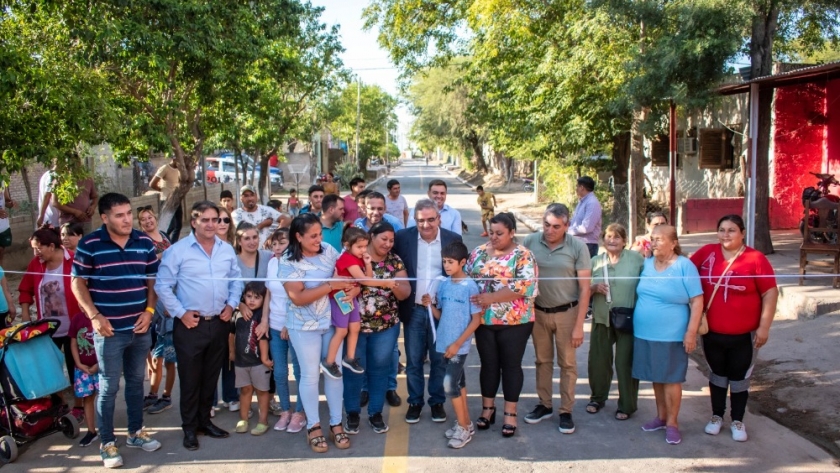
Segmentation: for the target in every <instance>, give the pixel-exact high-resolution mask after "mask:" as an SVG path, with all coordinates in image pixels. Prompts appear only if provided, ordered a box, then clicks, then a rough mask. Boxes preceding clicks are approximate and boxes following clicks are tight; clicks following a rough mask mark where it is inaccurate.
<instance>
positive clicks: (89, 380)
mask: <svg viewBox="0 0 840 473" xmlns="http://www.w3.org/2000/svg"><path fill="white" fill-rule="evenodd" d="M97 391H99V373H94V374H87V373H85V372H84V371H82V370H80V369H79V368H75V369H74V371H73V393H74V394H75V395H76V397H77V398H85V397H88V396H92V395H94V394H96V392H97Z"/></svg>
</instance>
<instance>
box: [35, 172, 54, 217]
mask: <svg viewBox="0 0 840 473" xmlns="http://www.w3.org/2000/svg"><path fill="white" fill-rule="evenodd" d="M52 181H53V172H52V171H49V170H48V171H47V172H45V173H44V174H42V175H41V179H40V180H39V181H38V211H39V212H40V211H41V206H42V205H43V204H44V195H45V194H46V193H48V192H52ZM44 223H49V224H50V225H52V226H53V227H58V209H56V208H55V207H53V205H52V201H51V200H50V201H48V202H47V209H46V210H44Z"/></svg>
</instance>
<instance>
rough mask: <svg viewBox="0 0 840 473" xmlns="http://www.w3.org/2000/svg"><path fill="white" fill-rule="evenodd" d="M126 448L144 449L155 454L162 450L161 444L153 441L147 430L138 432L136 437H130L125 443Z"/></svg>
mask: <svg viewBox="0 0 840 473" xmlns="http://www.w3.org/2000/svg"><path fill="white" fill-rule="evenodd" d="M125 446H126V447H131V448H142V449H143V451H146V452H154V451H155V450H157V449H159V448H160V442H158V441H157V440H155V439H153V438H152V436H151V435H149V433H148V432H146V431H145V430H142V429H141V430H138V431H137V432H136V433H135V434H134V436H131V435H129V436H128V440H126V441H125Z"/></svg>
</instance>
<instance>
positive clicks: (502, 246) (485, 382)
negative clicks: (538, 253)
mask: <svg viewBox="0 0 840 473" xmlns="http://www.w3.org/2000/svg"><path fill="white" fill-rule="evenodd" d="M515 234H516V220H515V219H514V218H513V216H512V215H511V214H509V213H500V214H498V215H496V216H495V217H493V218H492V219H490V241H489V242H488V243H485V244H484V245H481V246H479V247H477V248H476V249H474V250H473V251H472V253H471V254H470V257H469V259H468V260H467V264H466V266H465V267H464V270H465V272H466V273H467V274H469V275H470V277H472V278H473V279H475V281H476V283H478V288H479V290H480V291H481V293H480V294H479V295H477V296H474V297H473V302H474V303H475V304H477V305H478V306H480V307H482V308H483V309H484V316H483V317H482V321H481V326H479V328H478V330H476V332H475V342H476V347H477V348H478V356H479V358H480V359H481V371H480V373H479V381H480V384H481V397H482V404H481V405H482V410H481V416H480V417H479V418H478V420H477V421H476V426H477V427H478V428H479V429H482V430H484V429H488V428H490V424H492V423H494V421H495V419H496V406H495V401H496V392H497V391H498V390H499V382H501V384H502V392H503V393H504V399H505V410H504V415H505V419H504V425H503V426H502V435H503V436H505V437H512V436H513V435H514V434H515V433H516V426H517V422H516V404H517V403H518V402H519V394H520V393H521V392H522V382H523V374H522V356H523V355H524V354H525V347H526V346H527V344H528V338H529V337H530V336H531V330H532V329H533V327H534V297H535V293H536V288H537V282H536V276H537V269H536V268H537V264H536V261H535V260H534V257H533V256H532V255H531V252H530V251H528V249H527V248H525V247H524V246H521V245H519V244H517V243H516V241H515V239H514V236H515Z"/></svg>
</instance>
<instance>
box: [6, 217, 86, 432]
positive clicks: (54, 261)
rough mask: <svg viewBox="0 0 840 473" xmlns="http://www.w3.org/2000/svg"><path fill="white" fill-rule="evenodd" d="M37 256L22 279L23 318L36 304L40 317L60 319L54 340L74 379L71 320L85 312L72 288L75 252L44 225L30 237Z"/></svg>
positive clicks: (77, 407)
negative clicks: (65, 246)
mask: <svg viewBox="0 0 840 473" xmlns="http://www.w3.org/2000/svg"><path fill="white" fill-rule="evenodd" d="M29 244H30V246H31V247H32V252H33V253H34V255H35V256H34V258H32V260H31V261H29V265H28V266H27V267H26V274H24V275H23V278H22V279H21V281H20V286H18V291H19V292H20V296H19V298H18V303H19V304H20V308H21V315H20V317H21V320H22V321H23V322H29V321H30V320H31V318H32V316H31V315H30V313H29V307H30V306H31V305H32V303H33V302H34V303H35V308H36V320H40V319H45V318H51V319H57V320H59V321H60V325H59V327H58V330H56V332H55V333H54V334H53V341H54V342H55V344H56V345H57V346H58V347H59V348H60V349H61V350H62V351H63V352H64V362H65V363H66V365H67V373H68V374H69V375H70V380H71V381H72V380H73V373H74V370H75V368H76V362H75V361H74V360H73V353H72V351H71V350H70V336H69V330H70V319H71V318H73V317H76V316H77V315H79V314H81V313H82V310H81V309H80V308H79V303H78V302H77V301H76V296H74V295H73V291H71V290H70V274H71V270H72V268H73V253H72V252H70V251H68V250H67V249H65V248H64V247H62V245H61V237H60V236H59V234H58V232H57V231H56V229H54V228H46V227H44V228H41V229H38V230H36V231H35V233H33V234H32V237H31V238H29ZM83 412H84V411H83V409H82V404H81V399H80V398H76V404H75V407H73V415H74V416H76V417H77V418H81V417H82V416H83Z"/></svg>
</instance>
